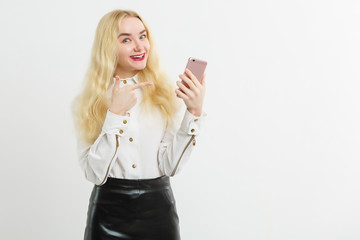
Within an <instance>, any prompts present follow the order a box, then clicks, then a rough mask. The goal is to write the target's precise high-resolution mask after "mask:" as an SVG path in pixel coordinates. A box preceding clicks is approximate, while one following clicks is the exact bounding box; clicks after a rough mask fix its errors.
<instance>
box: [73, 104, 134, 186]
mask: <svg viewBox="0 0 360 240" xmlns="http://www.w3.org/2000/svg"><path fill="white" fill-rule="evenodd" d="M128 118H129V117H128V116H119V115H116V114H114V113H111V112H110V111H109V110H108V111H107V114H106V118H105V121H104V124H103V127H102V131H101V133H100V135H99V137H98V138H97V139H96V140H95V142H94V143H93V144H92V145H91V146H89V145H86V144H84V143H83V142H81V141H80V140H79V141H78V159H79V163H80V166H81V168H82V169H83V171H84V173H85V177H86V179H87V180H89V181H90V182H92V183H94V184H96V185H102V184H104V183H105V182H106V179H107V176H108V174H109V172H110V170H111V168H112V167H113V165H114V163H115V160H116V157H117V154H118V149H119V145H120V142H121V141H122V137H121V136H122V133H123V132H124V131H126V129H127V127H128V126H127V121H128Z"/></svg>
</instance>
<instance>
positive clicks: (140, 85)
mask: <svg viewBox="0 0 360 240" xmlns="http://www.w3.org/2000/svg"><path fill="white" fill-rule="evenodd" d="M152 84H153V83H152V82H142V83H137V84H134V85H133V87H132V90H135V89H138V88H143V87H146V86H151V85H152Z"/></svg>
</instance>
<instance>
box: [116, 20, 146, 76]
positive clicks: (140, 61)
mask: <svg viewBox="0 0 360 240" xmlns="http://www.w3.org/2000/svg"><path fill="white" fill-rule="evenodd" d="M149 51H150V43H149V40H148V38H147V32H146V30H145V26H144V24H143V23H142V22H141V20H140V19H139V18H137V17H129V16H127V17H125V18H123V19H122V21H121V23H120V24H119V35H118V52H117V67H116V71H115V75H118V76H119V77H120V78H128V77H132V76H134V75H135V74H136V73H137V72H138V71H140V70H142V69H144V68H145V67H146V62H147V59H148V53H149Z"/></svg>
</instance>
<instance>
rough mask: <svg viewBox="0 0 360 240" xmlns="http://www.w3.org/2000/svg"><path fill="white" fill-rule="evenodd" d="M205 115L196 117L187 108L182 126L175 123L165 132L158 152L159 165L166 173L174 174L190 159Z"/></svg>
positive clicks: (168, 174)
mask: <svg viewBox="0 0 360 240" xmlns="http://www.w3.org/2000/svg"><path fill="white" fill-rule="evenodd" d="M205 116H206V114H205V113H203V114H202V115H201V116H200V117H195V116H194V115H192V114H191V113H190V112H189V111H188V110H186V111H185V114H184V117H183V119H182V122H181V124H180V128H178V129H177V128H176V123H175V124H172V127H171V128H170V129H168V130H167V131H166V132H165V134H164V137H163V139H162V141H161V143H160V148H159V152H158V159H159V167H160V169H161V170H162V172H163V173H165V175H167V176H174V175H175V174H177V173H178V172H179V171H180V170H181V169H182V168H183V166H184V164H186V162H187V161H188V160H189V158H190V155H191V152H192V150H193V148H194V147H195V145H196V136H197V135H198V134H199V133H200V127H201V125H202V123H203V120H204V118H205Z"/></svg>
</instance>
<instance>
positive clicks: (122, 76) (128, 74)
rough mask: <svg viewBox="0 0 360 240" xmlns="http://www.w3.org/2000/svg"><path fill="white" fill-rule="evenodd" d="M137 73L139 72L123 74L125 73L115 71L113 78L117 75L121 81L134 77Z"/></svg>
mask: <svg viewBox="0 0 360 240" xmlns="http://www.w3.org/2000/svg"><path fill="white" fill-rule="evenodd" d="M138 72H139V71H130V72H125V71H121V70H119V69H116V71H115V74H114V77H115V76H116V75H117V76H119V78H121V79H123V78H131V77H133V76H135V75H136V74H137V73H138Z"/></svg>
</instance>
